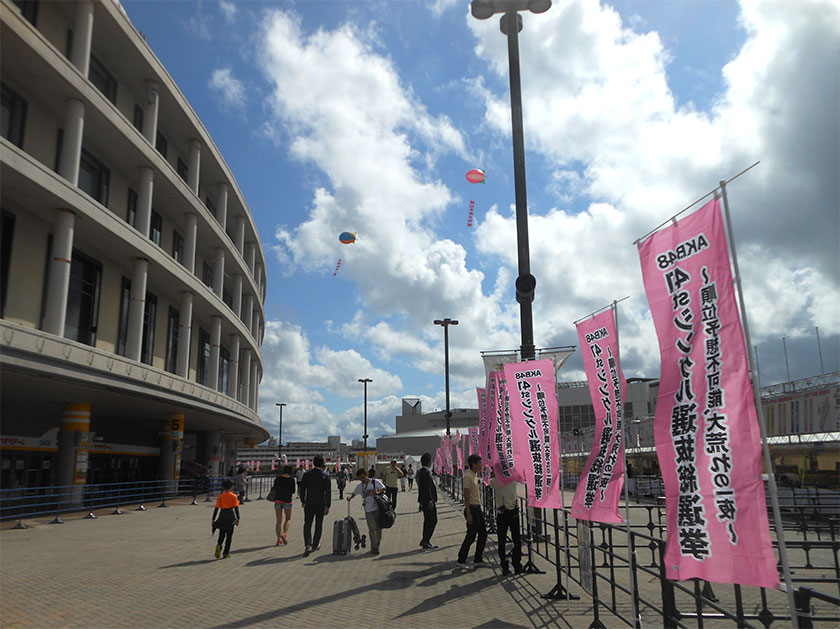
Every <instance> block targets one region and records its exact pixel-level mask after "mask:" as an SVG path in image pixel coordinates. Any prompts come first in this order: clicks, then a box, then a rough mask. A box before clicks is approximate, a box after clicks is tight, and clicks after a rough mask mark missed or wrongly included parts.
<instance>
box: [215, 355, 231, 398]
mask: <svg viewBox="0 0 840 629" xmlns="http://www.w3.org/2000/svg"><path fill="white" fill-rule="evenodd" d="M229 378H230V354H229V353H228V351H227V350H226V349H225V348H224V347H220V348H219V386H218V387H216V388H217V390H218V391H221V392H222V393H227V390H228V379H229Z"/></svg>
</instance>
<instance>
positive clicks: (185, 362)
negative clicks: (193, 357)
mask: <svg viewBox="0 0 840 629" xmlns="http://www.w3.org/2000/svg"><path fill="white" fill-rule="evenodd" d="M192 307H193V294H192V293H191V292H190V291H187V290H185V291H184V292H182V293H181V308H180V310H179V312H178V317H179V318H178V356H177V360H176V363H175V373H176V374H177V375H179V376H181V377H182V378H187V377H189V373H190V337H191V335H192Z"/></svg>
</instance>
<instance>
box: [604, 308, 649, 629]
mask: <svg viewBox="0 0 840 629" xmlns="http://www.w3.org/2000/svg"><path fill="white" fill-rule="evenodd" d="M625 299H626V298H625ZM617 305H618V302H617V301H613V302H612V306H611V308H612V313H613V321H614V322H615V366H616V370H617V371H618V375H619V381H618V392H617V393H618V395H620V396H622V397H621V431H619V433H618V434H619V436H620V437H621V457H622V458H623V459H624V524H625V525H626V529H627V569H628V570H629V572H630V598H631V600H632V602H633V627H634V628H638V627H641V626H642V619H641V618H640V617H639V610H638V609H637V608H636V591H637V590H636V588H637V586H636V571H635V570H634V569H633V566H634V565H635V558H634V555H635V552H634V551H633V545H632V544H631V543H630V496H629V495H628V489H627V443H626V439H625V438H624V422H625V420H626V419H627V417H626V415H625V413H624V404H625V403H626V400H625V399H624V396H623V395H622V393H621V380H620V378H621V377H622V376H623V373H622V371H621V349H620V346H621V343H620V342H619V339H620V338H621V337H620V335H619V332H618V308H617V307H616V306H617Z"/></svg>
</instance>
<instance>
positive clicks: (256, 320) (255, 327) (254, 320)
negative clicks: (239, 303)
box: [251, 301, 260, 344]
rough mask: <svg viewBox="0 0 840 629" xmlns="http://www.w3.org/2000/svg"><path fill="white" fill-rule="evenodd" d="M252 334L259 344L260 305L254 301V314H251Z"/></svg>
mask: <svg viewBox="0 0 840 629" xmlns="http://www.w3.org/2000/svg"><path fill="white" fill-rule="evenodd" d="M251 336H253V337H254V340H255V341H256V342H257V344H259V342H260V306H259V304H257V302H256V301H254V314H253V315H251Z"/></svg>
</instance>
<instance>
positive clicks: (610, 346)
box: [572, 308, 627, 523]
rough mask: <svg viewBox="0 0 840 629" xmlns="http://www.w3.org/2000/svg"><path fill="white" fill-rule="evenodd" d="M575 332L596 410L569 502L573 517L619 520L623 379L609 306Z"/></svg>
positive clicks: (609, 520) (622, 458) (596, 520)
mask: <svg viewBox="0 0 840 629" xmlns="http://www.w3.org/2000/svg"><path fill="white" fill-rule="evenodd" d="M577 333H578V340H579V341H580V347H581V348H583V367H584V369H585V370H586V379H587V381H588V382H589V395H590V396H591V397H592V406H593V407H594V409H595V439H594V440H593V442H592V451H591V452H590V453H589V459H587V461H586V465H584V467H583V473H582V474H581V475H580V480H579V481H578V485H577V489H576V490H575V497H574V500H572V516H574V517H575V518H577V519H578V520H590V521H593V522H610V523H618V522H623V521H624V520H623V519H622V518H621V516H620V515H619V513H618V502H619V500H620V499H621V489H622V487H624V448H623V447H622V446H621V439H622V437H623V435H624V397H625V394H626V392H627V383H626V382H625V380H624V374H622V373H621V370H620V369H619V365H618V334H617V331H616V325H615V316H614V314H613V309H612V308H610V309H609V310H605V311H604V312H602V313H600V314H598V315H596V316H594V317H592V318H590V319H586V320H585V321H581V322H580V323H578V324H577Z"/></svg>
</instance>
